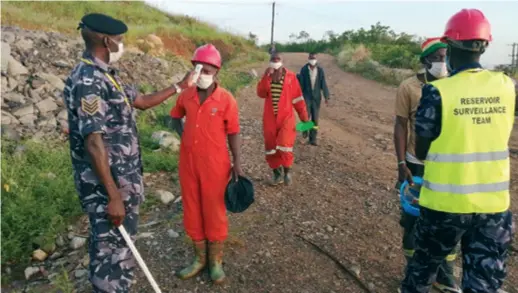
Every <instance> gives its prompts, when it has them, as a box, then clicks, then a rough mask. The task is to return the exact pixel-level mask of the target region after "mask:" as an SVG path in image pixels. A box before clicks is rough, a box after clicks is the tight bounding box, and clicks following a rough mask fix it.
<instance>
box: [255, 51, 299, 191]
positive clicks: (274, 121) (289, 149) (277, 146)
mask: <svg viewBox="0 0 518 293" xmlns="http://www.w3.org/2000/svg"><path fill="white" fill-rule="evenodd" d="M257 95H258V96H259V97H260V98H261V99H264V113H263V135H264V145H265V151H266V161H267V162H268V165H269V166H270V168H271V169H272V170H273V177H272V185H278V184H281V183H285V184H286V185H289V184H291V182H292V178H291V174H290V169H291V167H292V165H293V160H294V156H293V146H294V144H295V138H296V136H297V133H296V131H295V122H296V121H295V115H294V112H293V108H295V110H296V111H297V114H298V115H299V118H300V120H302V121H303V122H307V121H308V120H309V119H308V113H307V110H306V103H305V102H304V97H303V95H302V91H301V89H300V85H299V81H298V79H297V75H296V74H295V73H294V72H292V71H290V70H288V69H286V68H285V67H283V65H282V57H281V55H280V54H279V53H277V52H274V53H273V54H272V55H271V58H270V66H269V67H268V69H266V71H265V72H264V75H263V77H262V79H261V81H260V82H259V83H258V84H257ZM283 171H284V176H283Z"/></svg>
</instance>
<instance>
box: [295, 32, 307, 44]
mask: <svg viewBox="0 0 518 293" xmlns="http://www.w3.org/2000/svg"><path fill="white" fill-rule="evenodd" d="M297 39H298V40H299V41H302V42H307V41H308V40H309V33H308V32H307V31H300V32H299V36H298V37H297Z"/></svg>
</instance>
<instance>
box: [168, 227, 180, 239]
mask: <svg viewBox="0 0 518 293" xmlns="http://www.w3.org/2000/svg"><path fill="white" fill-rule="evenodd" d="M167 235H168V236H169V237H171V238H178V237H180V234H178V232H176V231H175V230H173V229H169V230H167Z"/></svg>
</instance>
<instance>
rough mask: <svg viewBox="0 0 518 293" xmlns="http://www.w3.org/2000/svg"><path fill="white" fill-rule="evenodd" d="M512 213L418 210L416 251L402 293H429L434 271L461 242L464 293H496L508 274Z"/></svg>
mask: <svg viewBox="0 0 518 293" xmlns="http://www.w3.org/2000/svg"><path fill="white" fill-rule="evenodd" d="M513 230H514V229H513V222H512V216H511V212H509V211H506V212H503V213H497V214H451V213H443V212H438V211H433V210H430V209H426V208H423V207H421V217H420V218H419V221H417V227H416V239H415V244H416V250H415V253H414V257H413V258H412V260H411V261H410V262H409V264H408V266H407V269H406V277H405V279H404V280H403V286H402V292H403V293H410V292H412V293H414V292H415V293H425V292H426V293H428V292H429V290H430V287H431V285H432V283H433V281H434V279H435V277H436V275H437V269H438V268H439V266H440V265H441V263H442V262H443V261H444V258H445V257H446V256H447V255H448V254H450V253H451V252H452V251H453V250H454V248H455V246H456V245H457V244H458V243H459V242H460V243H461V245H462V246H461V247H462V261H463V266H462V269H463V275H462V290H463V292H464V293H482V292H484V293H496V292H498V289H499V288H500V287H501V286H502V283H503V281H504V279H505V276H506V273H507V270H506V265H505V260H506V258H507V255H508V252H507V250H508V248H509V245H510V243H511V239H512V234H513Z"/></svg>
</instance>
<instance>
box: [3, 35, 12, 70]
mask: <svg viewBox="0 0 518 293" xmlns="http://www.w3.org/2000/svg"><path fill="white" fill-rule="evenodd" d="M10 56H11V46H9V44H8V43H4V42H2V72H3V73H6V72H7V68H8V65H9V57H10Z"/></svg>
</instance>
